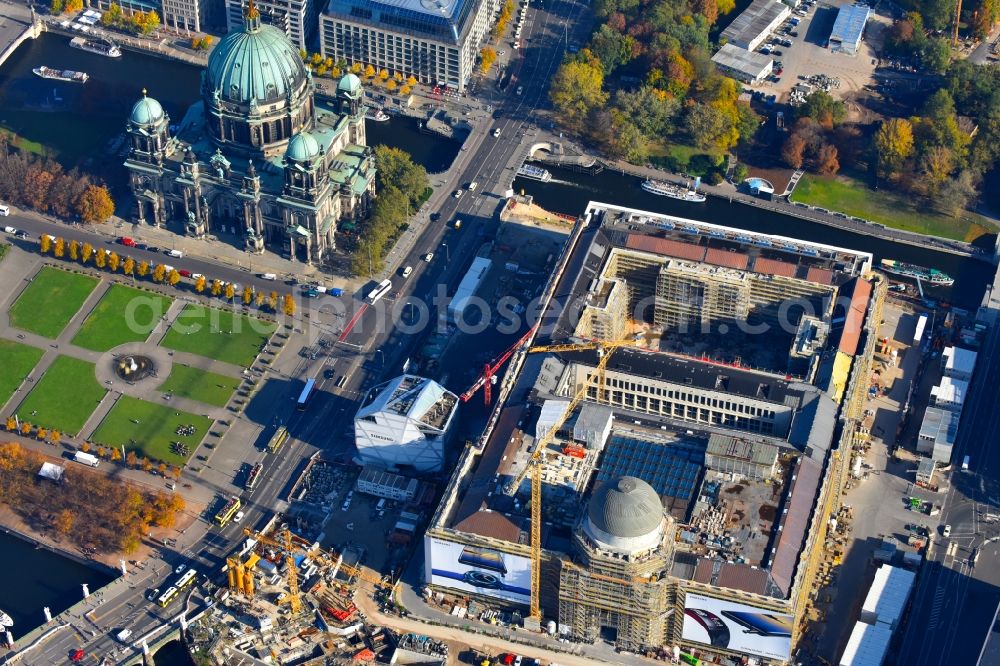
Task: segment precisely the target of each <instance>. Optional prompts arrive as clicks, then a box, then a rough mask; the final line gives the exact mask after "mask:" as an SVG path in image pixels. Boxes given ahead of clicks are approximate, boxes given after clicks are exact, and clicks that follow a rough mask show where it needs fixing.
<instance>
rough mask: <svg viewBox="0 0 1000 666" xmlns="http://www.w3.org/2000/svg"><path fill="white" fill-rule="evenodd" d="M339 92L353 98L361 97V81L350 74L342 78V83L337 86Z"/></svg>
mask: <svg viewBox="0 0 1000 666" xmlns="http://www.w3.org/2000/svg"><path fill="white" fill-rule="evenodd" d="M337 90H338V91H339V92H342V93H347V95H348V96H349V97H352V98H355V97H359V96H360V95H361V79H359V78H358V77H357V75H356V74H353V73H351V72H348V73H347V74H345V75H344V76H343V77H341V79H340V83H338V84H337Z"/></svg>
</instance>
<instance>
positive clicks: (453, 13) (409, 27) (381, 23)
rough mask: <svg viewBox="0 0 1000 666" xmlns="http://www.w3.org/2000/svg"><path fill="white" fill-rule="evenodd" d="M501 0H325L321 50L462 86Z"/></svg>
mask: <svg viewBox="0 0 1000 666" xmlns="http://www.w3.org/2000/svg"><path fill="white" fill-rule="evenodd" d="M499 7H500V0H330V3H329V5H327V8H326V10H325V11H324V12H322V13H321V14H320V50H321V52H322V54H323V56H324V57H327V58H333V59H334V60H344V61H346V62H347V63H348V64H354V63H361V64H362V65H372V66H373V67H374V68H375V69H377V70H382V69H385V70H388V71H389V72H390V73H392V74H394V73H396V72H399V73H401V74H403V75H404V76H410V75H413V76H414V77H416V78H417V80H419V81H420V82H421V83H425V84H430V85H441V86H448V87H451V88H455V89H457V90H464V89H465V85H466V84H467V83H468V82H469V78H470V77H471V75H472V72H473V70H474V67H475V64H476V58H477V57H478V54H479V49H480V45H481V44H482V41H483V38H484V37H485V36H486V34H487V33H488V31H489V29H490V26H491V25H492V22H493V18H494V17H495V16H496V13H497V11H498V10H499Z"/></svg>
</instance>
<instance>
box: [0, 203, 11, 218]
mask: <svg viewBox="0 0 1000 666" xmlns="http://www.w3.org/2000/svg"><path fill="white" fill-rule="evenodd" d="M0 215H2V216H3V217H7V216H8V215H10V206H8V205H7V204H0Z"/></svg>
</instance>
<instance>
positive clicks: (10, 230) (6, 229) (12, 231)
mask: <svg viewBox="0 0 1000 666" xmlns="http://www.w3.org/2000/svg"><path fill="white" fill-rule="evenodd" d="M3 230H4V233H8V234H16V233H17V229H15V228H14V227H4V228H3Z"/></svg>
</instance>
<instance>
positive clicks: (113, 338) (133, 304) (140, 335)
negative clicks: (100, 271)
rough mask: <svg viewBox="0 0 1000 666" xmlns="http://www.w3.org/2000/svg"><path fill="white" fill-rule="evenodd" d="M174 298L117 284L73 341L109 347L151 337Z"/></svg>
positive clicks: (91, 346) (102, 348) (97, 348)
mask: <svg viewBox="0 0 1000 666" xmlns="http://www.w3.org/2000/svg"><path fill="white" fill-rule="evenodd" d="M171 303H173V299H172V298H169V297H167V296H160V295H158V294H152V293H150V292H148V291H141V290H139V289H133V288H132V287H124V286H122V285H119V284H116V285H112V286H111V288H110V289H108V291H107V293H105V294H104V296H103V297H102V298H101V302H100V303H98V304H97V307H95V308H94V309H93V311H92V312H91V313H90V316H88V317H87V320H86V321H84V322H83V326H81V327H80V330H79V332H77V334H76V337H74V338H73V344H74V345H77V346H78V347H84V348H85V349H93V350H94V351H108V350H109V349H113V348H114V347H117V346H118V345H122V344H125V343H126V342H142V341H143V340H145V339H146V338H148V337H149V333H150V331H152V330H153V328H155V327H156V324H157V323H159V321H160V319H161V317H162V316H163V315H165V314H166V313H167V308H169V307H170V304H171Z"/></svg>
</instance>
